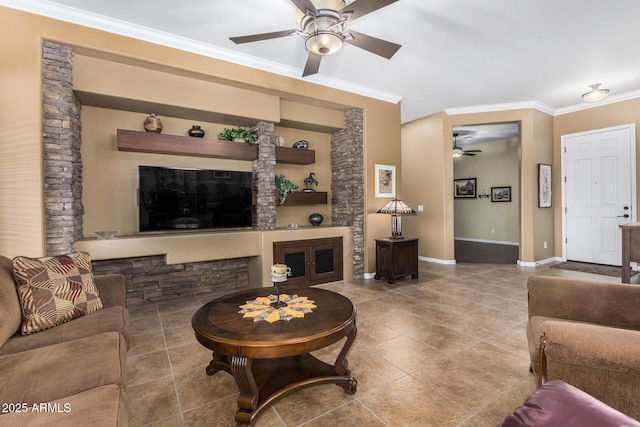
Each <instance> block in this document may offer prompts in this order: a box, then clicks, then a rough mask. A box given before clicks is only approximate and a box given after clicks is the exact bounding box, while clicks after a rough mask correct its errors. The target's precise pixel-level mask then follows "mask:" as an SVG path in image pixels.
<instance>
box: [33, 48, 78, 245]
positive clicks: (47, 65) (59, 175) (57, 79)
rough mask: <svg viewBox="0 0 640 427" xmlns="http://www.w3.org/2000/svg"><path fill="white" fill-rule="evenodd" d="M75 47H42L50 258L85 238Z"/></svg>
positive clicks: (47, 230) (44, 153) (46, 226)
mask: <svg viewBox="0 0 640 427" xmlns="http://www.w3.org/2000/svg"><path fill="white" fill-rule="evenodd" d="M72 67H73V51H72V49H71V47H69V46H64V45H60V44H57V43H51V42H47V41H43V43H42V117H43V144H44V149H43V168H44V208H45V235H46V254H47V255H55V254H61V253H66V252H71V251H72V250H73V242H75V241H76V240H79V239H82V237H83V232H82V215H83V213H84V207H83V205H82V159H81V157H80V145H81V136H80V131H81V127H82V125H81V121H80V102H79V101H78V99H77V98H76V97H75V95H74V93H73V87H72Z"/></svg>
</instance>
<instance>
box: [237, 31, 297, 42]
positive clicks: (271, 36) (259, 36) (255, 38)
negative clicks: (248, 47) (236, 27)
mask: <svg viewBox="0 0 640 427" xmlns="http://www.w3.org/2000/svg"><path fill="white" fill-rule="evenodd" d="M297 32H298V30H296V29H295V28H294V29H292V30H283V31H274V32H272V33H263V34H252V35H250V36H239V37H229V40H231V41H232V42H234V43H235V44H242V43H251V42H259V41H261V40H269V39H277V38H279V37H287V36H292V35H294V34H296V33H297Z"/></svg>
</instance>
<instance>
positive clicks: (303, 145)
mask: <svg viewBox="0 0 640 427" xmlns="http://www.w3.org/2000/svg"><path fill="white" fill-rule="evenodd" d="M293 148H299V149H301V150H306V149H307V148H309V143H308V142H307V141H305V140H304V139H302V140H300V141H298V142H296V143H295V144H293Z"/></svg>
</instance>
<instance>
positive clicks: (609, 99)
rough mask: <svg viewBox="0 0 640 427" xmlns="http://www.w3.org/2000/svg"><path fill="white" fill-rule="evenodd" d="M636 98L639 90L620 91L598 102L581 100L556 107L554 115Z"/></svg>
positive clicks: (639, 96)
mask: <svg viewBox="0 0 640 427" xmlns="http://www.w3.org/2000/svg"><path fill="white" fill-rule="evenodd" d="M636 98H640V90H636V91H632V92H627V93H621V94H619V95H611V96H608V97H606V98H605V99H603V100H602V101H600V102H581V103H580V104H576V105H569V106H567V107H562V108H558V109H557V110H556V112H555V114H554V115H555V116H561V115H563V114H569V113H575V112H576V111H582V110H588V109H590V108H596V107H602V106H603V105H609V104H615V103H617V102H623V101H629V100H631V99H636Z"/></svg>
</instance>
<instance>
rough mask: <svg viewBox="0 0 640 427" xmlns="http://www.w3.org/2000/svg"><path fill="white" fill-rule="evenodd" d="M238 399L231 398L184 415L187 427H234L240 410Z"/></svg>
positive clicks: (217, 401)
mask: <svg viewBox="0 0 640 427" xmlns="http://www.w3.org/2000/svg"><path fill="white" fill-rule="evenodd" d="M237 400H238V399H237V398H236V397H234V396H229V397H226V398H224V399H220V400H216V401H214V402H210V403H207V404H206V405H203V406H200V407H197V408H194V409H191V410H189V411H186V412H185V413H184V425H185V427H210V426H220V427H223V426H225V427H226V426H233V425H235V421H234V420H235V416H236V412H237V410H238V406H237V404H236V403H237Z"/></svg>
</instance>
